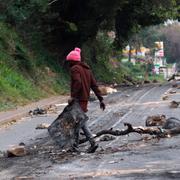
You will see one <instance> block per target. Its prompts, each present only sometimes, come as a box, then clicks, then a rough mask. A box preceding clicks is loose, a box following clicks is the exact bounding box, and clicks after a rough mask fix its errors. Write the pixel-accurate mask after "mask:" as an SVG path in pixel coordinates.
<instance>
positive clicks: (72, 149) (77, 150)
mask: <svg viewBox="0 0 180 180" xmlns="http://www.w3.org/2000/svg"><path fill="white" fill-rule="evenodd" d="M69 152H75V153H80V150H79V149H78V147H77V146H76V145H73V146H71V148H70V149H69Z"/></svg>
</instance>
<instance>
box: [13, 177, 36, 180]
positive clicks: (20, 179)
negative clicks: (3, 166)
mask: <svg viewBox="0 0 180 180" xmlns="http://www.w3.org/2000/svg"><path fill="white" fill-rule="evenodd" d="M23 179H25V180H33V179H34V177H32V176H18V177H15V178H14V180H23Z"/></svg>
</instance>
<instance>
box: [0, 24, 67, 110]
mask: <svg viewBox="0 0 180 180" xmlns="http://www.w3.org/2000/svg"><path fill="white" fill-rule="evenodd" d="M64 74H65V72H64V70H62V68H61V67H58V64H57V62H56V61H55V60H54V59H53V58H52V56H50V55H48V53H46V52H45V51H42V48H40V49H39V51H38V50H36V51H34V52H33V53H32V51H30V50H29V49H28V48H27V47H26V46H25V43H24V41H22V39H21V38H20V37H19V36H18V35H17V34H16V33H15V31H14V30H12V28H11V26H6V25H5V24H3V23H0V92H1V97H0V111H1V110H4V109H8V108H13V107H15V106H16V105H24V104H26V103H28V102H31V101H35V100H38V99H40V98H43V97H47V96H48V95H54V94H57V93H58V94H64V93H66V92H67V89H68V86H67V75H64Z"/></svg>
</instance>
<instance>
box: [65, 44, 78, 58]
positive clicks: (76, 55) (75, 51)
mask: <svg viewBox="0 0 180 180" xmlns="http://www.w3.org/2000/svg"><path fill="white" fill-rule="evenodd" d="M66 60H67V61H81V49H80V48H78V47H76V48H74V50H73V51H71V52H70V53H69V54H68V55H67V56H66Z"/></svg>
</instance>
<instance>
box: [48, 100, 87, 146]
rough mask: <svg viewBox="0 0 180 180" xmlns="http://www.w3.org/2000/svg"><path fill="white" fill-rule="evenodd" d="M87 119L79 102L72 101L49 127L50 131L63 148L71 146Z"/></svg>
mask: <svg viewBox="0 0 180 180" xmlns="http://www.w3.org/2000/svg"><path fill="white" fill-rule="evenodd" d="M87 120H88V117H87V115H86V114H85V113H84V112H83V111H82V109H81V107H80V106H79V103H78V102H76V101H72V102H71V103H70V104H68V105H67V106H66V107H65V108H64V110H63V112H62V113H61V114H60V115H59V116H58V117H57V118H56V119H55V121H54V122H53V123H52V124H51V125H50V126H49V127H48V132H49V134H50V136H51V137H52V139H53V140H54V141H55V142H56V143H57V144H58V145H59V146H60V147H61V148H65V147H71V146H72V145H73V144H74V143H75V139H76V137H77V135H78V133H79V130H80V128H81V127H82V126H83V124H84V123H85V122H86V121H87Z"/></svg>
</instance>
